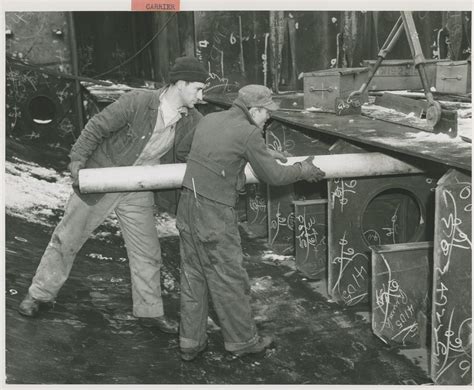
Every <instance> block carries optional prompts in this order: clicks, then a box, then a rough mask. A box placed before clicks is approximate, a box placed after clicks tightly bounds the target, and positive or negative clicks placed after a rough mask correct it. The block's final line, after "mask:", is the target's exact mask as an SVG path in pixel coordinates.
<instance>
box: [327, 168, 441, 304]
mask: <svg viewBox="0 0 474 390" xmlns="http://www.w3.org/2000/svg"><path fill="white" fill-rule="evenodd" d="M434 187H435V180H433V179H432V178H429V177H427V176H425V175H411V176H392V177H379V178H357V179H351V178H347V179H334V180H328V199H329V205H328V220H329V222H328V227H329V230H328V238H329V241H328V243H329V246H328V250H329V265H328V267H329V268H328V289H329V295H330V296H331V297H332V298H333V299H334V300H336V301H338V302H340V303H344V304H346V305H354V304H357V303H358V302H367V300H368V293H369V281H370V256H371V254H370V250H369V246H370V245H374V244H388V243H401V242H402V241H429V240H432V236H433V221H432V216H433V215H434V213H433V209H434ZM387 191H388V192H389V193H391V195H396V194H397V193H399V196H400V200H399V201H398V202H397V198H396V197H395V198H394V200H395V201H393V200H392V201H390V202H388V203H387V199H384V197H386V195H384V194H386V193H387ZM398 191H400V192H398ZM406 194H410V196H411V197H412V198H413V199H415V200H416V203H417V205H418V210H419V211H418V216H419V219H417V220H416V221H415V220H413V215H412V213H411V212H410V210H411V207H409V208H408V209H405V210H404V207H403V203H404V202H405V199H406ZM380 195H382V201H381V202H380V205H379V206H378V207H377V205H375V206H374V207H370V208H369V209H368V206H369V204H373V203H371V202H373V201H374V200H376V202H377V199H378V198H377V197H379V196H380ZM380 208H382V209H384V208H385V209H386V210H385V213H384V214H383V215H384V216H382V215H381V214H380ZM367 210H368V211H369V215H368V214H366V211H367ZM402 211H403V212H402ZM370 214H373V216H372V217H371V216H370ZM402 215H404V217H403V218H402ZM363 221H369V222H370V223H366V222H364V223H365V225H366V226H368V227H367V228H366V230H365V229H364V223H363ZM412 224H414V225H415V226H412ZM408 228H409V229H410V230H409V232H411V234H410V235H411V237H408V236H407V234H406V229H408Z"/></svg>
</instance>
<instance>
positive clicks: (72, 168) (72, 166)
mask: <svg viewBox="0 0 474 390" xmlns="http://www.w3.org/2000/svg"><path fill="white" fill-rule="evenodd" d="M82 168H84V163H83V162H82V161H71V162H70V163H69V165H68V169H69V172H71V177H72V185H73V186H76V187H78V186H79V170H80V169H82Z"/></svg>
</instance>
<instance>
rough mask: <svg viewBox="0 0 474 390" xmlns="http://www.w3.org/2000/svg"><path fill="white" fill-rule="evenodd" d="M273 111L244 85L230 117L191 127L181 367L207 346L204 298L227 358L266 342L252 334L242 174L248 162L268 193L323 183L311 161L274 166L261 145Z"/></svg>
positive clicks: (257, 88)
mask: <svg viewBox="0 0 474 390" xmlns="http://www.w3.org/2000/svg"><path fill="white" fill-rule="evenodd" d="M276 109H277V105H276V104H275V103H274V101H273V100H272V94H271V91H270V90H269V89H268V88H266V87H264V86H263V85H247V86H245V87H243V88H241V89H240V90H239V94H238V98H237V99H236V100H235V101H234V103H233V105H232V107H231V108H230V109H229V110H227V111H222V112H217V113H212V114H209V115H206V116H205V117H204V118H203V119H202V120H201V121H200V122H199V124H198V126H197V128H196V134H195V136H194V141H193V144H192V147H191V151H190V152H189V158H188V162H187V167H186V173H185V175H184V179H183V187H184V189H183V191H182V193H181V198H180V201H179V205H178V213H177V218H176V226H177V228H178V229H179V233H180V240H181V250H182V253H181V323H180V332H179V345H180V349H181V358H182V359H183V360H185V361H190V360H193V359H195V358H196V357H197V356H198V354H199V353H200V352H202V351H204V349H205V348H206V346H207V334H206V323H207V314H208V299H209V298H211V300H212V303H213V306H214V309H215V312H216V314H217V317H218V320H219V325H220V327H221V330H222V335H223V338H224V347H225V349H226V350H227V351H229V352H231V353H233V354H235V355H238V356H243V355H246V354H251V353H258V352H261V351H263V350H264V349H265V348H267V347H268V346H270V344H271V343H272V338H271V337H269V336H264V337H261V336H259V335H258V333H257V328H256V326H255V322H254V320H253V318H252V311H251V307H250V285H249V279H248V275H247V272H246V271H245V269H244V267H243V254H242V248H241V244H240V235H239V229H238V225H237V213H236V211H235V204H236V202H237V198H238V192H239V190H240V189H241V187H243V186H244V184H245V175H244V169H245V166H246V164H247V162H248V163H250V166H251V167H252V169H253V171H254V172H255V174H256V176H257V177H258V178H259V179H260V180H262V181H264V182H266V183H268V184H271V185H273V186H275V185H284V184H290V183H293V182H296V181H298V180H306V181H310V182H316V181H318V180H321V179H322V178H323V177H324V172H322V171H321V170H320V169H319V168H317V167H316V166H315V165H313V163H312V157H310V158H308V159H306V160H304V161H302V162H301V163H296V164H293V165H288V166H284V165H280V164H279V163H277V162H276V160H275V158H279V159H281V157H283V156H278V155H275V154H272V153H270V152H269V149H268V148H267V147H266V145H265V142H264V139H263V126H264V124H265V122H266V121H267V120H268V119H269V117H270V112H271V111H274V110H276ZM283 158H284V157H283Z"/></svg>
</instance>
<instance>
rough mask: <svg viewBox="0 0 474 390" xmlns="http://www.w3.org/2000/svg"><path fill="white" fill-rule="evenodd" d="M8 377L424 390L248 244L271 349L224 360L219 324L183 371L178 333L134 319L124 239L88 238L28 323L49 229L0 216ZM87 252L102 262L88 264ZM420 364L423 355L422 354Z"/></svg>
mask: <svg viewBox="0 0 474 390" xmlns="http://www.w3.org/2000/svg"><path fill="white" fill-rule="evenodd" d="M6 226H7V236H6V266H7V272H6V284H7V285H6V292H7V293H6V295H7V297H6V376H7V383H10V384H14V383H15V384H18V383H23V384H38V383H50V384H52V383H57V384H61V383H64V384H65V383H71V384H72V383H77V384H85V383H87V384H114V383H117V384H153V383H155V384H164V383H169V384H173V383H182V384H193V383H194V384H199V383H201V384H202V383H209V384H210V383H213V384H224V383H225V384H246V383H266V384H270V383H281V384H296V383H298V384H415V383H416V384H426V383H430V379H429V378H428V376H427V373H426V371H424V370H423V369H422V368H420V366H419V365H417V364H415V363H414V361H413V360H411V359H408V358H407V357H406V356H404V355H403V354H401V353H400V352H399V351H398V350H397V349H391V348H390V347H387V346H386V345H385V344H384V343H383V342H382V341H380V340H379V339H377V338H376V337H375V336H374V335H373V333H372V332H371V329H370V324H369V322H368V321H367V318H368V317H367V313H364V312H363V311H359V312H356V310H361V309H360V308H359V309H356V308H351V309H344V308H342V307H340V306H338V305H337V304H335V303H331V302H328V300H327V298H325V297H324V296H323V295H321V294H319V293H318V292H316V291H315V290H317V285H318V283H317V282H311V281H309V280H307V279H305V278H304V277H302V276H301V275H299V274H298V273H297V272H295V271H294V270H292V268H291V267H288V266H286V265H285V264H278V262H275V261H272V260H266V261H262V259H261V257H262V256H261V254H262V248H264V245H265V243H264V241H262V240H258V239H253V240H244V247H245V252H246V253H247V254H248V257H247V259H246V266H247V269H248V272H249V275H250V277H251V283H252V298H253V309H254V312H255V318H256V320H257V323H258V327H259V330H260V333H261V334H268V335H274V337H275V346H274V348H272V349H270V350H268V351H267V352H266V353H263V354H261V355H260V356H254V357H245V358H240V359H238V358H232V357H231V356H230V355H228V354H227V353H226V352H225V351H224V349H223V342H222V337H221V335H220V332H219V330H218V328H217V325H215V324H212V323H211V324H210V326H209V333H210V345H209V348H208V350H207V351H206V352H205V353H204V354H203V355H202V357H200V358H198V359H197V360H196V361H194V362H191V363H184V362H182V361H181V360H180V358H179V354H178V348H177V346H178V342H177V337H176V336H173V335H166V334H163V333H160V332H158V331H153V330H150V329H146V328H142V327H141V326H140V325H139V324H138V321H137V320H136V319H135V318H134V317H133V316H132V314H131V298H130V277H129V269H128V263H127V261H126V260H125V256H126V255H125V249H124V248H123V246H122V245H121V244H120V241H121V239H120V238H115V241H116V242H115V243H104V241H102V240H98V239H95V240H89V242H87V243H86V245H85V246H84V248H83V249H82V250H81V252H80V253H79V255H78V257H77V259H76V263H75V265H74V268H73V270H72V273H71V276H70V278H69V280H68V281H67V283H66V284H65V285H64V287H63V289H62V290H61V293H60V295H59V296H58V298H57V301H56V304H55V305H54V307H53V308H51V309H50V310H49V311H46V312H44V314H43V315H42V316H41V317H39V318H35V319H29V318H25V317H22V316H20V315H19V314H18V313H17V312H16V308H17V306H18V304H19V302H20V300H21V298H22V297H23V295H24V293H25V292H26V290H27V287H28V285H29V283H30V280H31V277H32V275H33V273H34V271H35V269H36V266H37V264H38V261H39V258H40V256H41V254H42V250H43V248H44V247H45V246H46V244H47V242H48V239H49V234H50V231H46V230H45V229H44V227H42V226H41V225H35V224H31V223H27V222H24V221H22V220H20V219H18V218H13V217H8V216H7V218H6ZM162 247H163V257H164V263H165V267H164V272H163V276H164V293H165V304H166V311H167V313H168V314H169V315H171V316H173V317H177V316H178V315H179V307H178V306H179V305H178V297H179V286H178V283H177V280H176V278H177V276H178V273H177V261H178V258H177V253H178V241H177V238H175V237H170V238H165V239H162ZM90 254H101V255H102V258H100V257H99V256H91V255H90ZM419 360H420V364H422V363H423V362H422V361H423V353H422V351H420V357H419Z"/></svg>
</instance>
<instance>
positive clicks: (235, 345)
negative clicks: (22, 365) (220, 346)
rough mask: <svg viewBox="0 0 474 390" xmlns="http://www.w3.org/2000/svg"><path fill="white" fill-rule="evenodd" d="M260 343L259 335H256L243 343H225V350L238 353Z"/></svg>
mask: <svg viewBox="0 0 474 390" xmlns="http://www.w3.org/2000/svg"><path fill="white" fill-rule="evenodd" d="M257 341H258V333H255V335H254V336H253V337H252V338H251V339H250V340H248V341H245V342H243V343H229V342H227V341H226V342H224V346H225V349H226V350H227V351H229V352H236V351H239V350H241V349H244V348H247V347H250V346H251V345H254V344H256V343H257Z"/></svg>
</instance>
